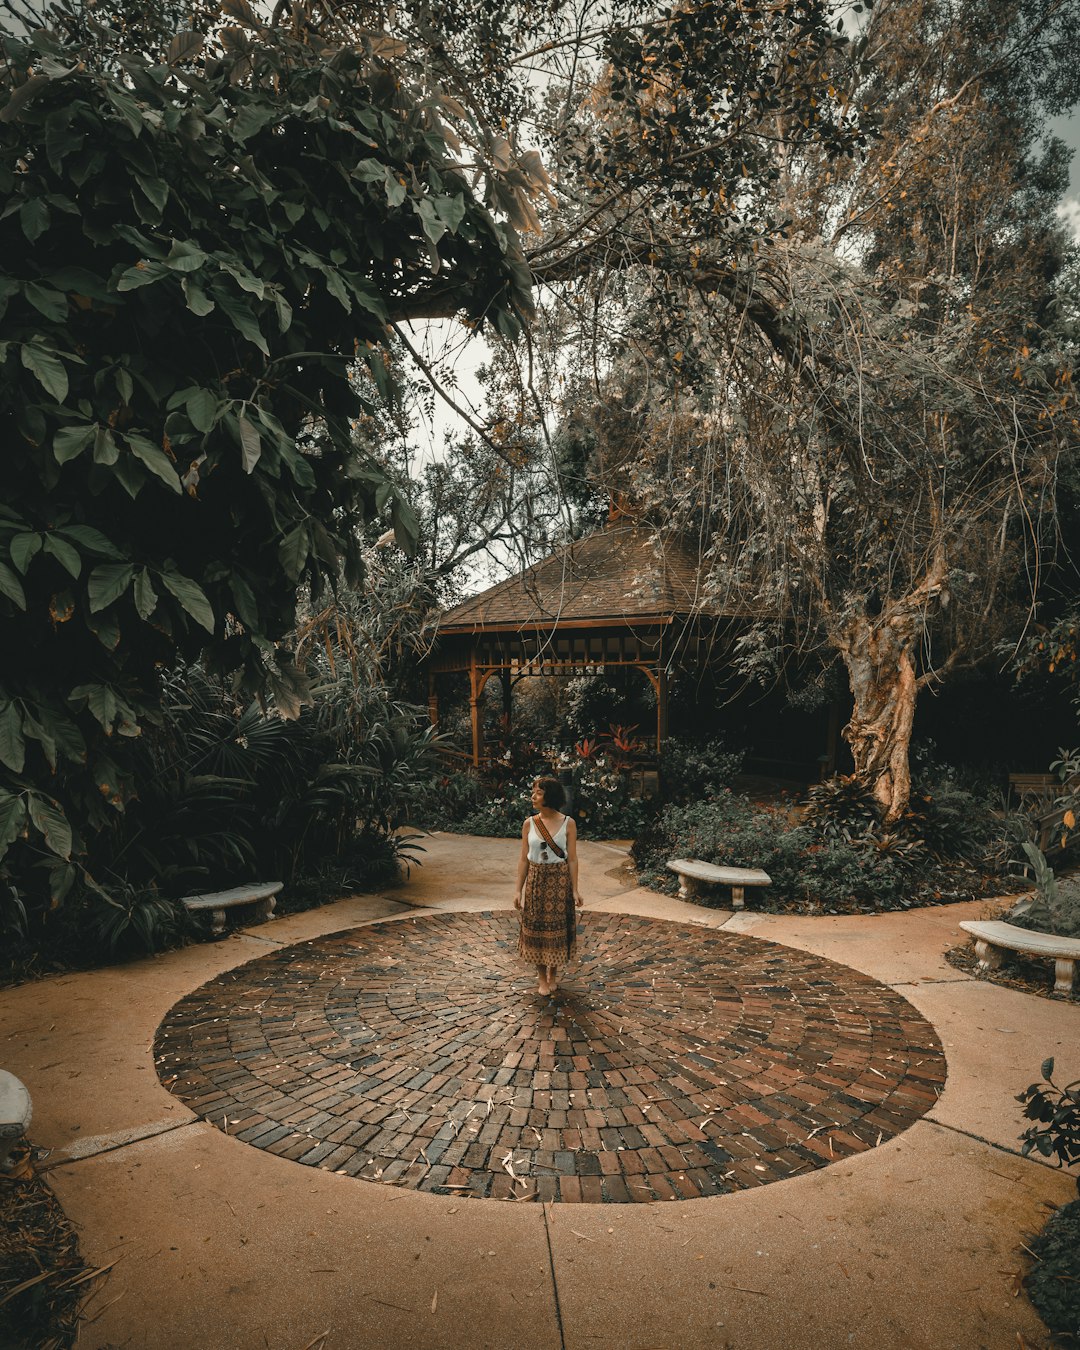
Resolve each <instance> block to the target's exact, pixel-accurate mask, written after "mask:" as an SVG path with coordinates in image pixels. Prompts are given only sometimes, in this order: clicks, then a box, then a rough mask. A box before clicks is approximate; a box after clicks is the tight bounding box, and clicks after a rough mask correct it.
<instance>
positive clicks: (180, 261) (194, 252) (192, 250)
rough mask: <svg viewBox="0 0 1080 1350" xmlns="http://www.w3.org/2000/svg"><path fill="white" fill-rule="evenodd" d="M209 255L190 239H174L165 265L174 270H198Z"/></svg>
mask: <svg viewBox="0 0 1080 1350" xmlns="http://www.w3.org/2000/svg"><path fill="white" fill-rule="evenodd" d="M209 256H210V255H209V253H204V252H203V251H202V249H201V248H199V246H198V244H193V243H191V242H190V240H186V239H174V240H173V246H172V248H171V249H169V256H168V257H167V258H166V259H165V262H164V266H165V267H167V268H169V270H170V271H172V272H197V271H198V270H199V268H200V267H202V265H203V263H205V262H206V260H207V259H208V258H209Z"/></svg>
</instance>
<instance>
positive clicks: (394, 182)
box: [384, 165, 406, 206]
mask: <svg viewBox="0 0 1080 1350" xmlns="http://www.w3.org/2000/svg"><path fill="white" fill-rule="evenodd" d="M384 169H385V173H386V177H385V180H384V186H385V188H386V201H387V205H389V206H400V205H401V203H402V202H403V201H404V200H405V192H406V189H405V184H404V183H402V182H400V181H399V180H398V179H397V177H395V175H394V171H393V170H392V169H391V168H390V166H389V165H384Z"/></svg>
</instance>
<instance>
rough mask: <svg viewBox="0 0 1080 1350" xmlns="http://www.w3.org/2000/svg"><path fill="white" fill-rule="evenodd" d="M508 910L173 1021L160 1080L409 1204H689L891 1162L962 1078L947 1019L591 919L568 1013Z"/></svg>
mask: <svg viewBox="0 0 1080 1350" xmlns="http://www.w3.org/2000/svg"><path fill="white" fill-rule="evenodd" d="M516 933H517V925H516V922H515V920H514V917H513V916H512V915H510V914H508V913H505V912H499V913H483V914H476V913H464V914H438V915H432V916H430V917H427V916H425V917H423V918H418V919H412V920H404V921H401V920H399V921H395V922H384V923H377V924H372V925H370V926H366V927H363V928H359V929H355V930H352V931H350V932H347V933H338V934H334V935H332V936H330V937H323V938H318V939H316V940H314V941H312V942H306V943H302V944H299V945H297V946H294V947H288V948H284V949H281V950H279V951H275V952H273V953H272V954H270V955H268V956H264V957H261V958H259V959H258V960H255V961H251V962H249V963H248V964H247V965H244V966H240V967H239V968H237V969H235V970H231V971H228V972H227V973H226V974H223V975H221V976H219V977H218V978H217V979H215V980H212V981H211V982H210V983H209V984H206V985H203V986H202V988H200V989H197V990H196V991H195V992H194V993H192V994H190V995H189V996H188V997H186V998H185V999H183V1000H182V1001H181V1002H180V1003H178V1004H177V1005H176V1006H175V1007H174V1008H173V1009H172V1011H171V1012H170V1013H169V1015H168V1016H167V1017H166V1018H165V1020H164V1022H163V1023H162V1025H161V1027H160V1029H159V1031H158V1036H157V1041H156V1045H155V1059H156V1062H157V1068H158V1073H159V1075H160V1077H161V1079H162V1082H163V1083H164V1084H165V1085H166V1087H168V1088H169V1089H170V1091H172V1092H173V1093H175V1094H176V1095H177V1096H178V1097H179V1098H181V1100H183V1101H184V1102H185V1103H186V1104H187V1105H188V1106H189V1107H190V1108H191V1110H193V1111H194V1112H196V1113H197V1114H198V1115H200V1116H202V1117H203V1118H204V1119H206V1120H207V1121H209V1122H210V1123H211V1124H213V1125H216V1126H217V1127H218V1128H219V1129H224V1130H226V1131H227V1132H228V1133H229V1134H233V1135H235V1136H236V1137H237V1138H238V1139H240V1140H242V1141H243V1142H244V1143H247V1144H250V1145H252V1146H253V1147H255V1148H263V1149H266V1150H267V1151H268V1152H271V1153H274V1154H276V1155H278V1156H279V1157H282V1158H288V1159H291V1160H293V1161H296V1162H300V1163H303V1164H305V1165H307V1166H310V1167H323V1168H327V1169H329V1170H331V1171H338V1172H343V1173H345V1174H347V1175H349V1176H358V1177H361V1178H363V1179H366V1180H374V1181H382V1182H384V1183H391V1184H394V1185H399V1186H408V1187H412V1188H414V1189H420V1190H428V1191H437V1192H441V1193H449V1194H458V1195H461V1196H475V1197H490V1198H497V1199H514V1200H516V1199H523V1198H527V1197H539V1198H540V1199H545V1200H561V1201H564V1202H576V1201H580V1202H589V1201H592V1202H596V1201H608V1202H619V1201H629V1202H635V1201H636V1202H641V1201H652V1200H665V1199H666V1200H671V1199H679V1200H691V1199H694V1198H696V1197H698V1196H702V1195H715V1194H718V1193H720V1192H724V1191H730V1190H734V1189H738V1188H740V1187H746V1186H760V1185H763V1184H765V1183H767V1182H770V1181H782V1180H784V1179H785V1178H787V1177H790V1176H794V1175H796V1174H797V1173H799V1172H803V1171H807V1170H809V1169H811V1168H815V1167H823V1166H826V1165H828V1164H829V1163H830V1162H833V1161H835V1160H839V1159H841V1158H845V1157H849V1156H851V1155H852V1154H854V1153H859V1152H862V1151H864V1150H865V1149H867V1148H873V1147H876V1146H877V1145H878V1144H879V1143H882V1142H883V1141H884V1140H886V1139H890V1138H892V1137H893V1136H894V1135H896V1134H898V1133H899V1132H900V1131H902V1130H904V1129H906V1128H907V1127H908V1126H909V1125H910V1124H912V1122H913V1121H915V1120H917V1119H919V1117H920V1116H922V1115H923V1114H924V1113H925V1112H926V1111H927V1110H928V1109H929V1108H930V1107H931V1106H932V1105H933V1104H934V1102H935V1101H936V1100H937V1096H938V1094H939V1093H940V1090H941V1087H942V1084H943V1083H944V1081H945V1061H944V1057H943V1055H942V1052H941V1046H940V1044H939V1042H938V1040H937V1037H936V1036H935V1034H934V1032H933V1029H932V1028H931V1027H930V1025H929V1024H928V1023H927V1022H926V1021H925V1020H924V1019H923V1018H922V1017H920V1016H919V1014H918V1013H917V1012H916V1011H915V1009H914V1008H913V1007H912V1006H911V1005H910V1004H909V1003H908V1002H907V1001H906V1000H905V999H903V998H901V997H900V996H899V995H898V994H896V993H894V992H893V991H892V990H891V989H888V988H886V987H885V986H884V985H881V984H878V983H877V982H876V981H874V980H872V979H870V978H868V977H867V976H865V975H861V974H859V973H858V972H857V971H854V970H850V969H848V968H847V967H845V966H840V965H837V964H835V963H834V962H831V961H826V960H823V959H822V958H820V957H817V956H812V955H810V954H808V953H806V952H801V951H797V950H794V949H792V948H788V947H779V946H777V945H775V944H773V943H768V942H763V941H760V940H759V939H756V938H752V937H747V936H745V935H744V934H740V933H726V932H720V931H716V930H710V929H701V928H697V927H685V926H683V925H680V924H675V923H666V922H661V921H658V920H652V919H643V918H637V917H633V916H628V915H607V914H600V913H595V912H594V913H586V915H585V917H584V919H583V927H582V933H581V937H580V939H579V960H578V962H577V963H576V964H575V965H574V966H573V967H571V968H570V969H568V970H567V971H566V972H564V976H565V978H564V984H563V988H562V989H561V990H560V991H559V993H558V995H557V996H556V997H555V998H554V999H544V998H541V997H540V996H539V995H538V994H536V992H535V985H534V981H533V975H532V972H531V971H529V970H527V969H525V968H524V967H523V966H522V963H521V962H520V961H519V959H518V957H517V954H516Z"/></svg>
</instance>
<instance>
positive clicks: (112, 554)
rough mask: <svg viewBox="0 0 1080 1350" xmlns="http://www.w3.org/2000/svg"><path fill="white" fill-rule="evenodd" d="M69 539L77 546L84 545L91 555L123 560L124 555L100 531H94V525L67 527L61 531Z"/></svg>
mask: <svg viewBox="0 0 1080 1350" xmlns="http://www.w3.org/2000/svg"><path fill="white" fill-rule="evenodd" d="M59 532H60V533H61V534H62V535H64V537H65V538H67V539H74V540H75V542H76V543H77V544H82V546H83V548H86V549H89V550H90V552H91V553H98V554H100V555H101V557H103V558H117V559H119V558H122V557H123V556H124V555H123V554H122V553H121V552H120V550H119V549H118V548H117V547H116V545H115V544H114V543H113V542H112V540H111V539H107V538H106V537H105V535H103V534H102V533H101V531H100V530H96V529H94V527H93V525H65V526H63V528H62V529H61V530H60V531H59Z"/></svg>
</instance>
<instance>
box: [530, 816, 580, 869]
mask: <svg viewBox="0 0 1080 1350" xmlns="http://www.w3.org/2000/svg"><path fill="white" fill-rule="evenodd" d="M569 819H570V817H569V816H563V818H562V824H561V825H560V826H559V828H558V829H557V830H555V831H554V832H553V833H552V836H551V837H552V839H554V840H555V842H556V843H557V844H558V846H559V847H560V848H561V849H562V851H563V856H562V857H561V858H560V857H559V856H558V854H556V853H554V852H553V851H552V850H551V849H550V848H549V847H548V844H547V840H546V839H545V838H544V836H543V835H542V834H541V833H540V831H539V830H538V829H537V828H536V821H535V819H534V818H533V817H532V816H530V817H529V861H530V862H534V863H545V862H549V863H556V862H565V861H566V822H567V821H568V820H569ZM545 849H546V850H547V857H546V858H545V857H543V853H544V851H545Z"/></svg>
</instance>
